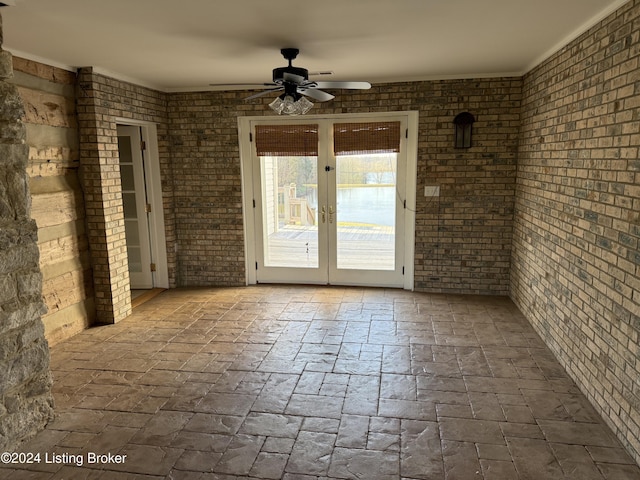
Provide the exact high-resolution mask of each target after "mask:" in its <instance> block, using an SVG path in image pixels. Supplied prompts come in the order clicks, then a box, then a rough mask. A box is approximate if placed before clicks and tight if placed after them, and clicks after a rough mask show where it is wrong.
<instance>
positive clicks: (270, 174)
mask: <svg viewBox="0 0 640 480" xmlns="http://www.w3.org/2000/svg"><path fill="white" fill-rule="evenodd" d="M309 120H310V119H309V118H308V117H307V118H305V119H304V120H295V121H291V120H288V121H286V122H277V123H274V122H273V120H271V121H269V120H265V119H261V120H256V121H254V122H252V124H251V126H250V127H251V139H252V142H251V143H252V145H251V146H250V148H251V152H252V153H251V157H252V160H251V162H249V164H248V165H245V168H247V166H248V167H249V168H250V169H251V175H252V180H253V181H252V183H251V195H252V199H251V204H252V207H251V208H252V213H253V225H252V227H253V228H250V230H253V231H254V232H255V235H254V238H255V243H254V244H253V247H254V255H255V256H254V258H255V269H256V270H255V281H256V282H258V283H271V282H287V283H319V284H334V285H376V286H390V287H406V285H407V282H406V281H405V280H406V279H405V273H406V269H405V246H406V243H407V242H406V241H405V230H406V229H405V216H406V215H405V213H406V207H405V205H406V199H407V192H406V183H407V182H406V178H405V177H406V172H407V168H406V165H407V161H406V157H407V149H406V136H405V135H404V132H406V129H407V119H406V117H404V116H400V117H399V118H397V119H396V118H384V119H382V120H380V119H377V120H376V119H371V120H369V119H367V121H363V120H362V119H359V120H358V122H344V121H338V120H337V119H336V120H334V119H326V118H321V119H315V118H314V119H313V120H314V121H311V122H310V121H309ZM380 136H383V137H384V138H383V139H382V140H380V138H379V137H380ZM390 144H391V145H393V144H395V146H392V147H390V146H389V145H390ZM245 190H248V189H247V188H246V186H245ZM245 193H247V192H246V191H245ZM249 268H251V266H249Z"/></svg>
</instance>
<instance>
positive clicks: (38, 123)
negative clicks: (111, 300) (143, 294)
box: [12, 57, 95, 345]
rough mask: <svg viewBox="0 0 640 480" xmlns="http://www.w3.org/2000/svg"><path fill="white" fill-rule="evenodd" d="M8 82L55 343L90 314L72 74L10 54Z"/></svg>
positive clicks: (75, 330) (49, 331)
mask: <svg viewBox="0 0 640 480" xmlns="http://www.w3.org/2000/svg"><path fill="white" fill-rule="evenodd" d="M13 69H14V78H13V80H12V81H13V83H15V84H16V85H18V93H19V94H20V97H21V98H22V102H23V103H24V104H25V120H24V123H25V126H26V130H27V144H28V145H29V163H28V165H27V174H28V175H29V186H30V191H31V201H32V209H31V216H32V218H33V219H34V220H35V221H36V224H37V226H38V247H39V250H40V268H41V270H42V275H43V295H44V301H45V304H46V306H47V313H46V315H44V316H43V319H42V320H43V322H44V326H45V336H46V338H47V340H48V342H49V345H54V344H55V343H57V342H59V341H60V340H64V339H65V338H68V337H70V336H72V335H74V334H76V333H78V332H80V331H82V330H84V329H85V328H87V327H89V326H90V325H91V324H92V323H93V322H94V320H95V306H94V298H93V280H92V275H91V266H90V259H89V245H88V241H87V235H86V229H85V206H84V198H83V195H82V190H81V188H80V181H79V178H78V168H79V165H80V160H79V150H78V122H77V117H76V102H75V83H76V75H75V73H72V72H68V71H66V70H61V69H59V68H55V67H50V66H47V65H43V64H41V63H37V62H33V61H29V60H24V59H21V58H18V57H14V58H13Z"/></svg>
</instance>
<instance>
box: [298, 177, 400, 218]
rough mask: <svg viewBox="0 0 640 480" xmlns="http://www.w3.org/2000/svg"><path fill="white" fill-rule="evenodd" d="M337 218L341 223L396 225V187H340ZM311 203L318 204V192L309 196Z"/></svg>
mask: <svg viewBox="0 0 640 480" xmlns="http://www.w3.org/2000/svg"><path fill="white" fill-rule="evenodd" d="M337 196H338V205H337V212H338V215H337V219H338V222H340V223H365V224H371V225H380V226H389V227H393V226H394V225H395V218H396V212H395V200H396V188H395V186H394V185H389V186H381V185H375V186H362V187H356V188H338V192H337ZM309 202H310V203H311V205H317V204H318V200H317V192H316V191H315V190H314V191H313V193H312V194H311V198H309Z"/></svg>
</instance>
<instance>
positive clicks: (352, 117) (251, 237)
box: [238, 111, 418, 290]
mask: <svg viewBox="0 0 640 480" xmlns="http://www.w3.org/2000/svg"><path fill="white" fill-rule="evenodd" d="M399 116H404V117H406V119H407V138H406V148H407V152H406V153H407V154H406V162H407V163H406V172H405V180H404V181H405V185H404V187H405V198H404V199H403V200H404V201H406V208H404V210H403V211H404V262H403V264H404V276H403V286H402V288H404V289H405V290H413V287H414V252H415V240H414V239H415V205H416V178H417V177H416V175H417V156H418V112H417V111H406V112H384V113H362V114H335V115H305V116H304V117H296V118H295V119H296V120H302V119H305V120H308V121H309V122H313V121H319V120H325V119H328V120H339V121H341V122H347V123H348V122H350V121H357V120H360V121H362V120H366V119H372V120H373V119H384V118H385V117H399ZM291 120H292V118H291V117H271V116H253V117H239V118H238V135H239V147H240V159H241V175H242V199H243V202H242V208H243V228H244V247H245V283H246V284H247V285H254V284H256V283H257V274H256V264H257V263H256V262H257V259H256V247H255V239H256V238H257V237H256V235H258V234H261V233H260V232H256V228H255V215H256V208H255V196H254V195H258V193H257V192H255V194H254V185H255V183H254V182H255V181H256V179H255V178H254V177H255V173H254V168H253V167H252V164H251V162H252V159H253V158H254V156H253V151H252V149H253V147H254V143H252V141H251V138H250V135H251V128H252V122H254V121H260V122H265V121H267V122H268V123H273V124H277V123H280V122H281V123H284V122H287V121H289V122H290V121H291Z"/></svg>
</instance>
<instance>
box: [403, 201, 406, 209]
mask: <svg viewBox="0 0 640 480" xmlns="http://www.w3.org/2000/svg"><path fill="white" fill-rule="evenodd" d="M403 207H404V209H405V210H406V209H407V200H405V201H404V202H403Z"/></svg>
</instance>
